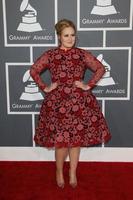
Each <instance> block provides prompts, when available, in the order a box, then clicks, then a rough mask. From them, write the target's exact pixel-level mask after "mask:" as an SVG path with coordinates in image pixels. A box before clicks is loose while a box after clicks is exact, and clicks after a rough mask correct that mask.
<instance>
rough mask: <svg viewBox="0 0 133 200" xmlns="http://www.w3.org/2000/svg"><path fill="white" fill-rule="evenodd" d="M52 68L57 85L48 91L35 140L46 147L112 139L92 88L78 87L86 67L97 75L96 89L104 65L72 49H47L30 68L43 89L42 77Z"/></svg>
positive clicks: (91, 80) (91, 84)
mask: <svg viewBox="0 0 133 200" xmlns="http://www.w3.org/2000/svg"><path fill="white" fill-rule="evenodd" d="M46 68H47V69H49V71H50V73H51V81H52V82H57V83H58V86H57V87H56V88H55V89H53V90H52V91H51V92H45V99H44V101H43V103H42V106H41V110H40V114H39V120H38V125H37V127H36V133H35V136H34V140H35V142H36V143H37V144H39V145H40V146H43V147H76V146H81V147H87V146H92V145H96V144H100V143H105V142H107V141H108V140H109V139H110V138H111V134H110V132H109V129H108V127H107V123H106V121H105V118H104V116H103V114H102V112H101V110H100V106H99V104H98V102H97V99H96V97H95V96H94V95H93V93H92V91H91V89H90V90H83V89H81V88H78V87H77V86H76V85H75V84H74V82H75V81H76V80H79V81H82V80H83V78H84V74H85V71H86V69H87V68H89V69H91V70H92V71H93V72H94V73H93V76H92V78H91V79H90V80H89V81H88V83H87V84H88V85H89V86H91V88H93V87H94V86H95V85H96V82H97V81H99V80H100V78H101V77H102V76H103V74H104V73H105V69H104V66H103V65H102V64H101V63H100V62H99V61H98V60H97V59H96V57H94V56H93V55H92V54H91V53H90V52H88V51H86V50H83V49H80V48H76V47H74V48H71V49H69V50H67V51H65V50H63V49H60V48H59V47H58V48H55V49H52V50H48V51H46V52H45V53H44V54H43V55H41V56H40V58H38V59H37V61H36V62H35V63H34V64H33V65H32V66H31V69H30V74H31V76H32V78H33V79H34V81H35V82H36V83H37V84H38V86H39V88H40V89H41V90H44V88H45V87H46V86H47V85H46V84H45V83H44V82H43V81H42V79H41V77H40V74H41V73H42V72H43V71H44V70H45V69H46Z"/></svg>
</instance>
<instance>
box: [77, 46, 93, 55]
mask: <svg viewBox="0 0 133 200" xmlns="http://www.w3.org/2000/svg"><path fill="white" fill-rule="evenodd" d="M75 49H76V50H77V51H78V52H80V53H82V54H91V52H90V50H89V49H83V48H79V47H76V48H75Z"/></svg>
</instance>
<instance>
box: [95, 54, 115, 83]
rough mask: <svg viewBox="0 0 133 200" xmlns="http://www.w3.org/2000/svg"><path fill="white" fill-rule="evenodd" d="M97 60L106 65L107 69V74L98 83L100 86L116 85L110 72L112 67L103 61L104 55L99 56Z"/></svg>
mask: <svg viewBox="0 0 133 200" xmlns="http://www.w3.org/2000/svg"><path fill="white" fill-rule="evenodd" d="M97 59H98V60H99V61H100V62H101V63H102V64H103V65H104V67H105V74H104V75H103V77H102V78H101V79H100V81H98V83H97V85H98V86H107V85H115V81H114V80H113V78H112V77H111V74H110V71H111V67H110V65H109V64H108V63H107V62H106V61H105V60H104V59H103V54H99V55H98V56H97Z"/></svg>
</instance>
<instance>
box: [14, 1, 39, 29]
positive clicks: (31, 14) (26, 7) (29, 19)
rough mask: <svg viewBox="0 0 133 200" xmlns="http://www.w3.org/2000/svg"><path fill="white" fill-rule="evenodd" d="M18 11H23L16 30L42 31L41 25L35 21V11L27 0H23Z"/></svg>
mask: <svg viewBox="0 0 133 200" xmlns="http://www.w3.org/2000/svg"><path fill="white" fill-rule="evenodd" d="M20 11H21V12H22V13H24V15H23V16H22V22H20V24H19V26H18V28H17V31H24V32H36V31H42V27H41V25H40V24H39V23H38V22H37V11H36V10H35V9H34V8H33V7H32V6H31V5H30V3H29V0H23V1H22V3H21V5H20Z"/></svg>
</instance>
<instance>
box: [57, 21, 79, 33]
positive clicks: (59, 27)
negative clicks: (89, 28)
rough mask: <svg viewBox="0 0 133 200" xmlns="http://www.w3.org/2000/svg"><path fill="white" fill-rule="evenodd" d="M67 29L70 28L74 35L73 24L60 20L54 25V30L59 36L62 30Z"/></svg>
mask: <svg viewBox="0 0 133 200" xmlns="http://www.w3.org/2000/svg"><path fill="white" fill-rule="evenodd" d="M67 27H72V28H73V29H74V31H75V33H76V27H75V24H74V23H73V22H72V21H70V20H68V19H62V20H60V21H58V22H57V23H56V24H55V30H56V33H57V35H61V32H62V30H63V29H64V28H67Z"/></svg>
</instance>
